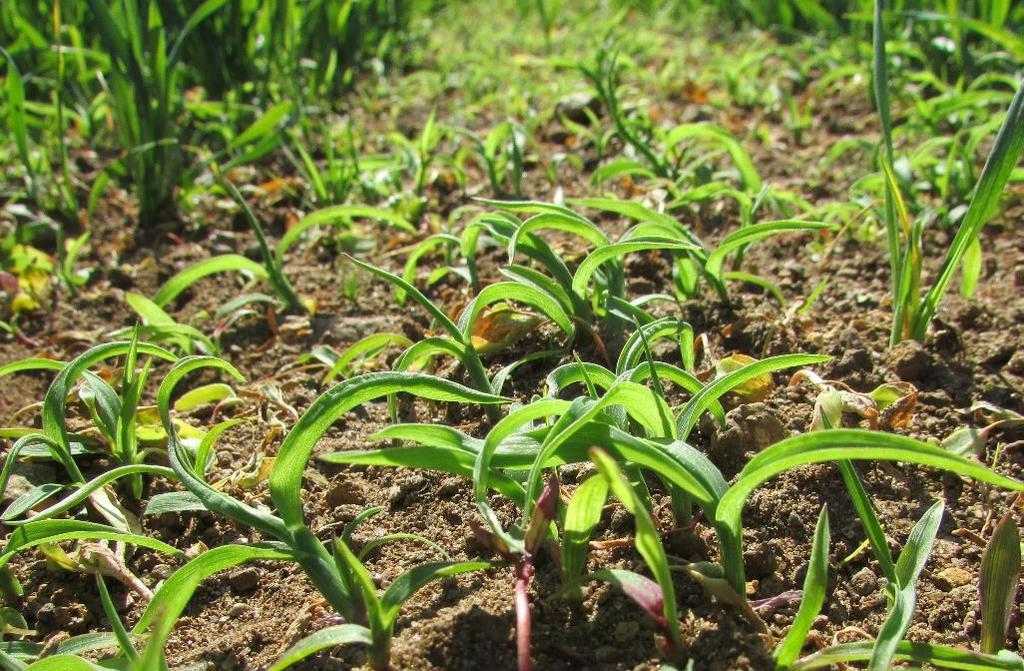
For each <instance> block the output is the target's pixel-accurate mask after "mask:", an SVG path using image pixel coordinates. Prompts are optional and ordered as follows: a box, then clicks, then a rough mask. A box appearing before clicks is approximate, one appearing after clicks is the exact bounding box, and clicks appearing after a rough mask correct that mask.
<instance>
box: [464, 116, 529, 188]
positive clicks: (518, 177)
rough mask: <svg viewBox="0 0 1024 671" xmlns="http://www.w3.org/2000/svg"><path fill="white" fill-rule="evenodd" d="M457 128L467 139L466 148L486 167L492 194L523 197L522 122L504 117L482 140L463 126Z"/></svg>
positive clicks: (523, 143) (524, 134)
mask: <svg viewBox="0 0 1024 671" xmlns="http://www.w3.org/2000/svg"><path fill="white" fill-rule="evenodd" d="M456 132H457V133H459V135H461V136H463V137H465V138H467V139H468V140H469V142H470V146H469V148H468V149H469V151H471V152H472V153H473V154H474V155H475V156H476V158H477V160H478V161H479V163H480V164H481V165H482V166H483V167H484V168H485V169H486V171H487V178H488V180H489V181H490V183H491V191H492V192H493V194H494V197H495V198H501V197H504V196H513V197H515V198H522V197H523V187H522V181H523V150H524V145H525V143H526V139H527V137H528V135H527V132H526V129H525V128H523V127H522V125H521V124H519V123H517V122H515V121H504V122H502V123H500V124H498V125H497V126H495V127H494V128H492V129H491V130H490V132H488V133H487V137H486V138H485V139H483V140H481V139H480V138H479V137H477V136H476V135H475V134H474V133H473V132H472V131H469V130H467V129H465V128H457V129H456ZM463 151H466V150H463ZM506 181H510V182H511V190H509V189H506V187H505V183H506Z"/></svg>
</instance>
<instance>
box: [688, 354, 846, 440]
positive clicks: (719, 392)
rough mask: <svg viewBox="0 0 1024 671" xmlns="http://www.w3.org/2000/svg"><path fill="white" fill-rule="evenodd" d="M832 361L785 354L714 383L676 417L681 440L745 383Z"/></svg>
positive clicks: (827, 357)
mask: <svg viewBox="0 0 1024 671" xmlns="http://www.w3.org/2000/svg"><path fill="white" fill-rule="evenodd" d="M831 358H832V357H829V356H824V355H820V354H783V355H780V356H773V357H769V358H767V359H762V360H760V361H754V362H753V363H749V364H746V365H744V366H742V367H741V368H738V369H736V370H734V371H733V372H731V373H729V374H727V375H723V376H722V377H720V378H717V379H715V380H713V381H712V382H710V383H709V384H708V385H707V386H705V387H704V388H703V389H701V390H700V391H698V392H697V393H696V394H694V395H693V397H692V398H691V399H690V400H689V401H687V402H686V405H684V406H683V408H682V410H681V411H680V413H679V415H678V416H677V417H676V425H677V426H678V427H679V436H680V437H681V438H683V439H684V440H685V439H686V438H687V437H688V436H689V435H690V432H691V431H693V427H694V426H696V425H697V420H698V419H700V416H701V415H702V414H704V411H706V410H707V409H708V408H709V407H711V404H712V403H713V402H714V401H717V400H718V399H719V398H721V397H722V396H723V395H724V394H726V393H727V392H729V391H730V390H732V389H734V388H736V387H737V386H739V385H741V384H743V383H744V382H747V381H749V380H752V379H754V378H756V377H759V376H761V375H764V374H766V373H772V372H774V371H778V370H784V369H786V368H795V367H797V366H809V365H812V364H816V363H822V362H825V361H828V360H829V359H831Z"/></svg>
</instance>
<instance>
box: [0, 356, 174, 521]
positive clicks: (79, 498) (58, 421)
mask: <svg viewBox="0 0 1024 671" xmlns="http://www.w3.org/2000/svg"><path fill="white" fill-rule="evenodd" d="M114 356H124V357H125V367H124V372H123V374H122V385H121V392H120V393H118V392H116V391H114V389H113V388H112V387H110V385H109V384H107V383H106V382H105V381H103V380H102V378H100V377H99V376H97V375H95V374H93V373H91V372H90V371H89V368H91V367H92V366H95V365H96V364H98V363H100V362H102V361H103V360H105V359H107V358H110V357H114ZM139 356H147V357H150V358H155V359H162V360H165V361H175V360H176V359H177V357H175V356H174V355H173V354H171V353H170V352H168V351H166V350H164V349H161V348H159V347H156V346H154V345H150V344H147V343H140V342H137V341H136V340H132V341H130V342H113V343H106V344H103V345H97V346H96V347H93V348H92V349H90V350H88V351H86V352H85V353H83V354H81V355H79V356H78V357H77V358H75V359H74V360H72V361H70V362H69V363H67V364H59V363H57V364H54V363H53V362H48V363H46V364H43V363H42V362H41V361H34V360H29V361H26V362H17V363H19V364H21V366H22V367H23V369H31V368H38V367H45V368H48V369H52V368H54V367H55V366H61V367H60V369H59V372H58V373H57V375H56V377H55V378H54V380H53V382H52V383H51V384H50V387H49V389H48V390H47V393H46V397H45V399H44V401H43V430H42V432H41V433H40V432H38V431H30V432H27V433H26V434H25V435H23V436H21V437H20V438H19V439H18V441H17V442H16V443H15V444H14V446H12V448H11V450H10V451H9V452H8V454H7V456H6V460H5V462H4V468H3V471H2V472H0V485H2V486H3V487H6V484H7V478H8V477H9V475H10V472H11V469H12V468H13V466H14V464H15V463H16V462H17V460H18V459H19V457H20V454H21V453H22V452H23V451H27V450H28V449H29V448H30V447H33V446H42V447H44V450H43V451H42V455H44V456H49V458H51V459H53V460H54V461H55V462H57V463H58V464H60V465H61V466H62V467H63V469H64V470H65V471H66V473H67V475H68V477H69V478H70V479H71V486H72V488H73V491H72V492H71V494H70V495H68V496H67V497H65V498H64V499H62V500H61V501H59V502H58V503H56V504H54V505H52V506H50V507H49V508H47V509H46V510H44V511H42V512H40V513H36V514H35V515H33V516H32V517H29V518H28V520H44V519H47V518H48V517H52V516H54V515H57V514H59V513H61V512H64V511H66V510H69V509H70V508H72V507H74V506H75V505H78V504H79V503H83V502H85V501H86V500H88V502H89V503H90V504H91V505H92V506H93V507H94V508H95V509H96V510H97V512H99V513H100V514H101V515H102V516H103V517H104V518H106V519H107V520H108V521H109V522H110V523H111V524H113V525H114V526H116V527H118V528H120V529H122V530H126V531H137V530H138V528H139V527H138V522H137V521H136V520H134V517H133V516H131V515H130V514H129V513H127V512H126V511H125V510H123V509H122V508H121V506H120V505H119V504H118V503H117V502H116V499H115V498H113V497H112V493H111V492H110V491H108V490H107V489H106V488H105V485H107V484H109V483H110V482H113V481H115V480H117V479H119V478H122V477H127V478H128V479H129V484H130V491H131V492H132V493H133V495H134V496H135V497H136V498H137V497H138V496H139V495H140V494H141V488H142V484H141V476H142V475H144V474H147V473H150V474H152V473H158V474H162V475H166V474H167V473H169V471H167V469H166V467H163V466H153V465H149V464H146V463H145V461H146V459H147V458H148V457H149V456H151V455H152V454H153V452H154V449H153V448H146V449H140V446H139V440H138V429H139V426H140V422H139V415H138V411H139V400H140V398H141V392H142V384H143V383H144V382H145V379H146V378H147V376H148V370H149V366H150V363H146V364H143V366H142V367H141V368H139V367H138V366H137V362H138V357H139ZM44 361H45V360H44ZM79 378H84V379H83V383H82V385H81V386H80V388H79V389H80V391H79V395H80V398H81V399H82V401H83V403H85V405H86V407H87V408H88V409H89V411H90V415H91V416H92V418H93V421H94V424H95V425H96V427H97V429H98V431H99V433H100V434H101V435H102V436H104V438H105V440H106V442H107V444H108V448H109V451H110V452H109V453H110V454H111V456H113V457H114V458H115V459H117V460H118V461H119V462H120V463H121V466H119V467H117V468H114V469H112V470H111V471H108V472H107V473H105V474H101V475H100V476H97V477H96V478H94V479H92V480H89V481H87V480H86V478H85V476H84V475H83V474H82V471H81V469H80V468H79V466H78V464H77V462H76V461H75V454H76V453H78V454H81V453H82V452H83V448H82V445H81V440H80V439H78V440H76V441H74V442H72V440H71V436H70V435H69V433H68V429H67V425H66V411H65V406H66V402H67V399H68V397H69V396H70V395H71V394H72V392H73V390H74V386H75V384H76V383H77V382H78V379H79ZM60 488H61V487H60V486H57V485H54V484H44V485H40V486H38V487H36V488H35V489H33V490H32V491H31V492H29V493H28V494H27V495H26V496H24V497H22V499H19V500H18V501H17V502H16V505H12V508H9V509H8V510H7V511H6V512H5V513H4V521H5V522H6V523H7V524H13V523H14V520H15V519H16V518H17V517H19V516H20V515H21V514H23V513H24V512H26V511H28V510H29V509H31V508H33V507H34V506H36V505H37V504H39V503H41V502H43V501H45V500H46V499H48V498H50V497H51V496H52V495H54V494H55V493H56V492H57V491H58V490H59V489H60ZM0 489H2V487H0ZM24 521H25V520H22V522H24Z"/></svg>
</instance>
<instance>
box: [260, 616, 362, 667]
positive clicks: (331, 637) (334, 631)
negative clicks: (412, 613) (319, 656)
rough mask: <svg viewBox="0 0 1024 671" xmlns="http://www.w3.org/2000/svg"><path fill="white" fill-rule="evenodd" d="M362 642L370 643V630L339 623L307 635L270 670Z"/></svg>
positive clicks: (356, 625) (289, 649) (355, 625)
mask: <svg viewBox="0 0 1024 671" xmlns="http://www.w3.org/2000/svg"><path fill="white" fill-rule="evenodd" d="M352 643H360V644H362V645H370V630H369V629H367V628H366V627H364V626H362V625H358V624H337V625H334V626H332V627H326V628H324V629H321V630H320V631H318V632H316V633H313V634H310V635H309V636H306V637H305V638H303V639H302V640H301V641H299V642H298V643H296V644H295V645H293V646H292V647H290V648H288V649H287V650H285V651H284V654H283V655H281V658H280V659H278V660H277V661H276V662H274V665H273V666H271V667H270V669H269V671H283V670H284V669H287V668H289V667H291V666H292V665H294V664H297V663H298V662H301V661H302V660H304V659H306V658H307V657H309V656H311V655H315V654H316V653H318V652H320V651H321V650H327V649H329V648H337V647H338V646H342V645H350V644H352Z"/></svg>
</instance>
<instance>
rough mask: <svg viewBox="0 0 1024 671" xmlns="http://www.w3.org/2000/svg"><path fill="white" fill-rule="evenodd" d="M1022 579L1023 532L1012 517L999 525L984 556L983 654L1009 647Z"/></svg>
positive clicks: (981, 590) (981, 584) (981, 586)
mask: <svg viewBox="0 0 1024 671" xmlns="http://www.w3.org/2000/svg"><path fill="white" fill-rule="evenodd" d="M1019 577H1020V531H1019V530H1018V529H1017V522H1016V520H1014V519H1013V516H1012V514H1010V513H1007V514H1006V515H1005V516H1004V517H1003V519H1002V520H1001V521H1000V522H999V524H997V525H996V528H995V530H994V531H993V532H992V538H990V539H989V541H988V545H986V546H985V552H984V553H983V554H982V555H981V578H980V579H979V581H978V591H979V593H980V594H979V596H980V599H981V651H982V652H985V653H989V654H995V653H997V652H999V651H1000V650H1002V649H1003V648H1005V647H1006V642H1007V641H1006V630H1007V629H1008V628H1009V626H1010V616H1011V615H1012V614H1013V604H1014V601H1015V597H1016V595H1017V580H1018V578H1019Z"/></svg>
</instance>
